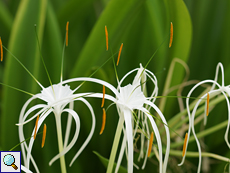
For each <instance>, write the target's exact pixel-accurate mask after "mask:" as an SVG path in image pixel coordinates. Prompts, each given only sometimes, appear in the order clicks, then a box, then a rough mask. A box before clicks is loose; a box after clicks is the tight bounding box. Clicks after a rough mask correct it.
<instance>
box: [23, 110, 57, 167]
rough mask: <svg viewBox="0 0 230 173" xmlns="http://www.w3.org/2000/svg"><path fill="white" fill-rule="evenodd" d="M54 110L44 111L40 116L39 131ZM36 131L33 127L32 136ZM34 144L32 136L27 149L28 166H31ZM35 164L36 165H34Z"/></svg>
mask: <svg viewBox="0 0 230 173" xmlns="http://www.w3.org/2000/svg"><path fill="white" fill-rule="evenodd" d="M52 111H53V110H52V109H49V110H48V111H47V112H44V114H43V115H42V116H40V118H39V120H38V125H37V131H38V130H39V128H40V127H41V125H42V123H43V121H44V120H45V119H46V118H47V116H48V115H49V114H50V113H51V112H52ZM34 131H35V128H34V129H33V132H32V136H33V134H34ZM33 144H34V138H30V142H29V147H28V149H27V162H26V163H27V165H28V168H29V166H30V160H31V151H32V148H33ZM34 166H35V165H34Z"/></svg>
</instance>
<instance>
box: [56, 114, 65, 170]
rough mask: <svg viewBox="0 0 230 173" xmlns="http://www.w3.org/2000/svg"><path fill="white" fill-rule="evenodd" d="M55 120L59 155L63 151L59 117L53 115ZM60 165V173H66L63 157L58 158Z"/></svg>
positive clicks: (58, 115)
mask: <svg viewBox="0 0 230 173" xmlns="http://www.w3.org/2000/svg"><path fill="white" fill-rule="evenodd" d="M55 119H56V127H57V137H58V148H59V153H61V152H62V151H63V140H62V128H61V115H60V114H55ZM60 164H61V172H62V173H66V164H65V156H64V155H63V156H61V157H60Z"/></svg>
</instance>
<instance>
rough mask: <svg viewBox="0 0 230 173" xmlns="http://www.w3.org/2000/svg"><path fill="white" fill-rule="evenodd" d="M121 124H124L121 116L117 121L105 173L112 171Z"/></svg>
mask: <svg viewBox="0 0 230 173" xmlns="http://www.w3.org/2000/svg"><path fill="white" fill-rule="evenodd" d="M123 124H124V116H123V115H121V116H120V118H119V121H118V125H117V130H116V134H115V137H114V141H113V147H112V151H111V154H110V157H109V164H108V167H107V171H106V173H112V171H113V165H114V160H115V156H116V153H117V147H118V144H119V140H120V136H121V131H122V127H123Z"/></svg>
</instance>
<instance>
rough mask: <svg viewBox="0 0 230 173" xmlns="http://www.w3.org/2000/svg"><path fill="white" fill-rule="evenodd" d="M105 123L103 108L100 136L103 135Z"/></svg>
mask: <svg viewBox="0 0 230 173" xmlns="http://www.w3.org/2000/svg"><path fill="white" fill-rule="evenodd" d="M105 122H106V112H105V108H103V115H102V124H101V131H100V135H101V134H102V133H103V131H104V129H105Z"/></svg>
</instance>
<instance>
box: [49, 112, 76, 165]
mask: <svg viewBox="0 0 230 173" xmlns="http://www.w3.org/2000/svg"><path fill="white" fill-rule="evenodd" d="M63 112H67V113H70V114H71V115H72V116H73V118H74V120H75V123H76V130H75V134H74V137H73V139H72V141H71V142H70V143H69V145H68V146H67V147H66V148H64V149H63V151H61V152H60V153H59V154H57V155H56V156H55V157H53V159H51V161H50V162H49V165H52V164H53V162H55V161H56V160H57V159H59V158H60V157H61V156H63V155H64V154H66V153H67V152H68V151H69V150H70V149H71V148H72V147H73V145H74V144H75V142H76V140H77V138H78V135H79V131H80V119H79V116H78V114H77V113H76V112H75V111H74V110H72V109H64V110H63Z"/></svg>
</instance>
